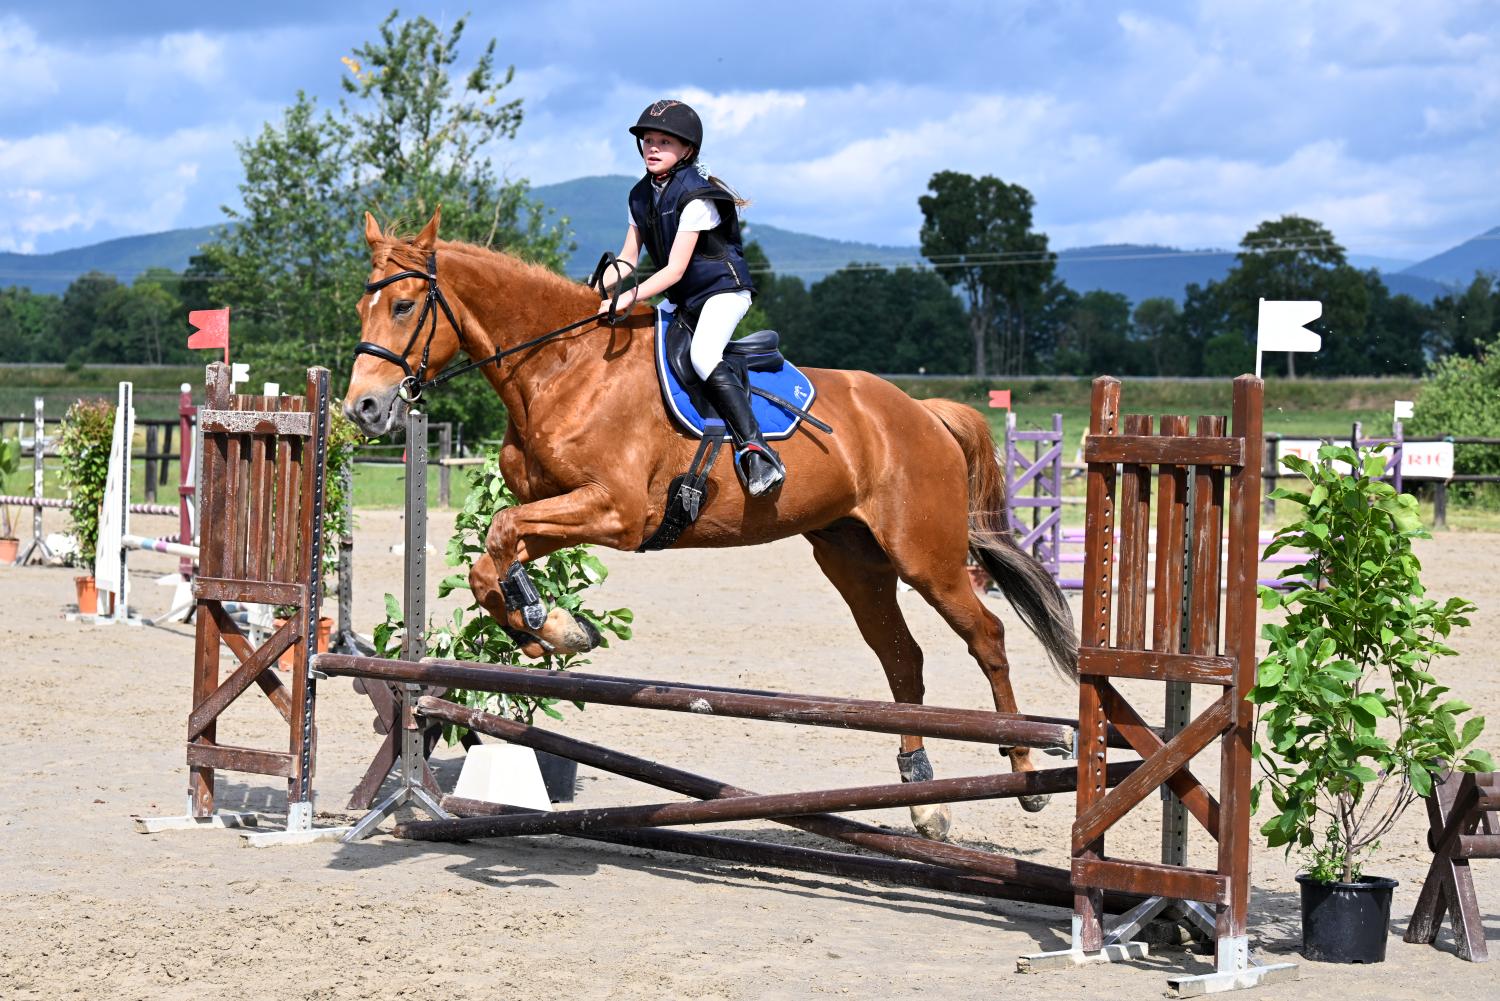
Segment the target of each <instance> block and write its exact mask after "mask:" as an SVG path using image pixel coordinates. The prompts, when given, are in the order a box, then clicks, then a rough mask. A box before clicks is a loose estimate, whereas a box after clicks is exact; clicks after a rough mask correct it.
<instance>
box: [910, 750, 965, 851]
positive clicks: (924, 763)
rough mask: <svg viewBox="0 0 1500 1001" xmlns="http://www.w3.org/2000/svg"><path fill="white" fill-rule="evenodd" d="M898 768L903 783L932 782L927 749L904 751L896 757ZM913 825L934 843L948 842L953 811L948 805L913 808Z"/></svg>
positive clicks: (939, 804) (919, 832) (930, 764)
mask: <svg viewBox="0 0 1500 1001" xmlns="http://www.w3.org/2000/svg"><path fill="white" fill-rule="evenodd" d="M896 767H898V768H900V769H901V781H902V782H931V781H932V762H931V761H929V760H928V758H927V749H926V748H922V747H919V748H917V749H916V750H915V751H902V752H900V753H899V754H897V755H896ZM910 809H911V823H912V826H913V827H915V828H916V829H917V833H918V834H920V835H922V837H924V838H927V839H929V840H932V841H947V840H948V831H949V829H950V828H952V826H953V809H952V807H950V806H948V804H947V803H934V804H928V805H926V806H913V807H911V808H910Z"/></svg>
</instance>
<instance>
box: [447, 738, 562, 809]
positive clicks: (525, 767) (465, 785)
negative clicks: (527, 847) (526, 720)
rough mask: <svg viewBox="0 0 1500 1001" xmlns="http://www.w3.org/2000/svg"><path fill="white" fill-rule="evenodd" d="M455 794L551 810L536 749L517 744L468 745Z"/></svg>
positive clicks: (550, 802) (488, 801)
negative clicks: (538, 765)
mask: <svg viewBox="0 0 1500 1001" xmlns="http://www.w3.org/2000/svg"><path fill="white" fill-rule="evenodd" d="M453 795H455V796H459V797H462V798H464V799H478V800H483V801H484V802H486V803H503V804H504V805H506V806H519V807H522V808H524V809H527V810H547V811H551V809H552V800H551V799H550V798H549V797H548V796H547V787H546V785H545V784H543V782H542V770H541V769H540V768H539V767H537V763H536V752H535V751H533V750H532V749H531V748H529V747H520V746H518V745H516V744H480V745H479V746H477V747H471V748H469V753H468V754H467V755H465V756H464V767H463V771H461V772H459V775H458V785H457V786H456V787H455V788H454V790H453Z"/></svg>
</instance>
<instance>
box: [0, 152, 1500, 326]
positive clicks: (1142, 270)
mask: <svg viewBox="0 0 1500 1001" xmlns="http://www.w3.org/2000/svg"><path fill="white" fill-rule="evenodd" d="M633 183H634V178H630V177H623V176H606V177H580V178H577V179H575V180H571V181H563V182H561V183H559V184H548V185H543V186H541V187H538V188H535V189H533V191H532V195H533V197H535V198H536V199H537V200H539V201H541V202H542V203H543V204H544V205H546V206H547V207H548V208H549V209H551V210H552V212H553V213H555V215H556V216H557V217H566V218H567V219H568V223H569V226H570V228H571V229H572V231H573V234H574V241H575V242H576V243H577V249H576V250H574V252H573V254H572V256H571V257H570V259H569V261H568V265H567V270H568V272H569V273H570V274H572V275H575V276H580V277H581V276H584V275H587V274H588V273H589V271H590V270H591V269H592V268H593V266H594V262H595V261H597V260H598V258H599V255H600V254H601V253H602V252H603V251H605V250H618V249H619V247H620V240H621V238H622V237H623V235H624V230H625V196H626V193H627V192H628V191H629V190H630V186H631V185H632V184H633ZM218 229H219V227H218V226H199V227H195V228H192V229H174V230H169V231H167V232H165V233H151V234H146V235H143V236H129V237H124V238H121V239H118V240H108V241H105V242H103V243H96V244H92V245H90V246H86V247H75V248H73V249H71V250H60V251H57V252H55V253H51V254H12V253H0V287H4V286H7V285H24V286H28V287H30V288H31V289H32V290H33V291H36V292H48V293H54V294H56V293H61V292H62V291H64V290H65V289H66V288H67V287H68V285H69V283H71V282H72V281H73V279H74V278H76V277H78V276H79V275H81V274H83V273H84V272H86V271H90V270H97V271H103V272H106V273H108V274H113V275H115V276H117V277H118V278H120V279H121V280H122V281H127V282H128V281H131V280H133V279H134V278H135V277H136V276H137V275H138V274H140V273H141V272H142V271H145V270H146V269H147V268H150V267H166V268H171V269H172V270H174V271H180V270H182V269H183V268H184V267H186V266H187V262H188V258H189V257H191V256H192V255H193V254H194V253H195V252H196V251H197V248H198V246H199V245H200V244H202V243H204V242H206V241H208V240H210V239H212V238H213V235H214V233H215V232H216V231H217V230H218ZM746 235H747V237H748V238H749V239H753V240H755V241H756V242H757V243H759V244H760V246H761V249H762V250H764V251H765V252H766V256H767V257H768V258H770V261H771V264H772V266H773V267H774V268H775V269H776V271H777V273H778V274H787V275H796V276H798V277H800V278H801V279H802V280H803V281H805V282H807V283H808V284H809V285H810V284H812V283H813V282H816V281H817V280H819V279H820V278H823V277H825V276H826V275H828V274H830V273H832V272H834V271H837V270H838V269H839V268H842V267H845V266H846V265H848V264H851V263H871V264H880V265H885V266H887V267H897V266H902V265H906V266H911V267H918V266H921V265H922V264H923V259H922V255H921V251H920V250H919V249H918V248H917V247H890V246H881V245H879V244H872V243H856V242H851V241H845V240H830V239H828V238H826V237H821V236H813V235H811V234H808V233H798V232H795V231H793V230H788V229H782V228H780V227H778V226H771V225H769V224H766V223H757V222H755V208H754V205H753V204H752V206H751V208H750V210H749V213H748V224H747V227H746ZM1234 258H1235V252H1234V251H1232V250H1219V249H1210V250H1181V249H1178V248H1175V247H1158V246H1143V245H1138V244H1107V245H1101V246H1094V247H1073V248H1070V249H1067V250H1061V251H1059V252H1058V262H1057V273H1058V277H1060V278H1061V279H1062V280H1063V281H1065V282H1066V283H1067V284H1068V285H1069V286H1070V287H1072V288H1074V289H1076V290H1078V291H1080V292H1087V291H1092V290H1095V289H1104V290H1107V291H1111V292H1119V293H1121V294H1122V295H1124V296H1125V297H1126V298H1127V299H1129V300H1130V301H1131V302H1132V303H1136V302H1140V301H1141V300H1142V299H1148V298H1152V297H1155V296H1165V297H1168V298H1172V299H1176V300H1178V301H1179V302H1180V301H1181V300H1182V297H1183V294H1184V292H1185V290H1186V289H1187V286H1188V285H1189V284H1190V283H1193V282H1196V283H1198V284H1200V285H1203V284H1207V283H1208V282H1210V281H1217V280H1219V279H1222V278H1223V277H1224V275H1225V273H1226V272H1228V271H1229V269H1230V268H1231V267H1233V266H1234ZM1349 262H1350V263H1351V264H1353V265H1355V266H1356V267H1359V268H1372V267H1373V268H1376V269H1377V270H1379V271H1380V272H1381V278H1382V279H1383V280H1384V281H1385V283H1386V285H1387V287H1389V288H1390V290H1391V292H1392V293H1393V294H1400V293H1405V294H1407V295H1410V296H1412V297H1413V298H1416V299H1419V300H1421V301H1423V302H1431V301H1432V300H1433V299H1434V298H1435V297H1437V296H1439V295H1443V294H1445V293H1447V292H1449V291H1451V290H1452V289H1453V288H1454V287H1461V286H1463V285H1465V284H1467V283H1468V282H1469V281H1471V280H1472V279H1473V277H1474V274H1475V272H1476V271H1486V272H1492V273H1497V274H1500V226H1497V227H1496V228H1494V229H1492V230H1490V231H1488V232H1486V233H1482V234H1480V235H1479V236H1476V237H1473V238H1472V239H1469V240H1466V241H1464V242H1463V243H1461V244H1459V245H1458V246H1456V247H1453V248H1451V249H1449V250H1445V251H1443V252H1442V253H1440V254H1437V255H1435V256H1433V257H1429V258H1428V259H1426V260H1424V261H1419V262H1416V263H1412V262H1410V261H1401V260H1395V259H1392V258H1383V257H1370V256H1364V255H1359V254H1351V255H1349Z"/></svg>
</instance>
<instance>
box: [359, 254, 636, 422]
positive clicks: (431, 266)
mask: <svg viewBox="0 0 1500 1001" xmlns="http://www.w3.org/2000/svg"><path fill="white" fill-rule="evenodd" d="M615 264H619V265H623V266H625V267H627V268H631V269H632V270H634V268H633V266H632V265H630V264H629V262H627V261H621V260H619V258H617V257H615V255H614V254H611V253H608V252H606V253H605V254H604V256H603V257H601V258H599V264H598V265H597V266H596V267H595V268H594V274H593V277H591V278H590V279H589V282H588V284H589V286H590V287H592V288H599V287H600V284H599V283H600V282H601V281H602V279H603V276H604V271H605V269H606V268H607V267H609V266H611V265H615ZM627 277H628V276H627ZM407 278H419V279H421V280H422V281H425V282H426V283H427V297H426V298H425V299H424V300H423V302H422V311H421V312H420V313H418V314H417V322H416V324H415V325H414V326H413V327H412V332H411V337H409V338H407V341H406V347H405V348H404V349H402V351H401V353H400V354H397V353H396V352H394V351H392V350H391V349H390V348H388V347H385V346H384V345H381V344H376V343H375V342H374V341H360V342H359V343H358V344H356V345H355V346H354V357H355V358H356V359H357V358H358V357H359V356H360V355H371V356H373V357H375V358H379V359H380V360H381V361H388V362H390V363H391V364H392V365H395V366H397V367H398V368H400V369H401V371H402V372H404V373H406V375H405V377H404V378H403V379H402V380H401V385H400V387H398V388H397V390H396V392H397V393H398V394H399V395H400V397H401V399H403V400H405V401H406V402H407V403H417V402H419V401H420V400H421V399H422V394H423V393H424V392H425V391H426V390H428V389H431V388H432V387H433V386H438V385H441V384H442V383H445V382H447V381H448V380H449V379H452V378H454V377H455V376H459V375H463V374H464V373H465V372H469V371H472V370H473V369H476V368H483V367H484V366H485V365H490V364H493V363H495V362H498V361H500V360H501V359H502V358H504V357H505V356H506V355H512V354H516V353H517V352H520V351H525V350H527V349H528V348H534V347H536V346H537V345H538V344H542V343H545V342H546V341H550V340H551V339H552V338H554V337H557V336H558V335H560V334H566V333H567V332H568V331H570V330H577V329H578V328H579V327H583V326H587V325H588V324H590V323H597V322H599V321H600V319H601V317H600V316H599V315H598V314H597V313H593V314H590V315H589V316H586V317H584V318H583V319H581V320H575V321H574V322H572V323H570V324H568V325H567V326H564V327H558V328H557V329H556V330H549V331H547V332H546V333H545V334H542V335H540V336H538V337H533V338H532V339H531V340H529V341H525V342H523V343H521V344H517V345H516V346H514V347H509V348H503V349H501V350H499V351H496V352H495V353H494V354H492V355H490V356H489V357H487V358H479V359H476V360H474V361H469V362H465V363H463V364H461V365H455V366H450V367H449V368H447V369H444V370H443V371H442V372H439V373H438V374H437V375H435V376H433V377H432V378H431V379H429V378H427V363H428V359H429V356H430V355H431V353H432V341H433V338H435V337H436V336H437V328H438V310H439V309H441V310H442V311H443V315H444V316H446V317H447V318H448V322H449V323H450V324H451V325H452V326H453V330H454V333H456V334H457V335H458V340H459V345H460V346H462V345H463V336H464V331H463V327H462V326H461V325H460V324H459V322H458V319H457V317H455V316H454V315H453V307H451V306H449V305H448V298H447V297H446V296H445V295H443V290H442V288H441V287H439V286H438V276H437V251H433V252H432V253H430V254H428V255H427V270H426V271H414V270H411V269H408V270H406V271H398V272H396V273H395V274H393V275H386V276H385V277H384V278H381V279H379V280H378V281H373V282H366V283H365V291H366V292H379V291H380V290H381V289H383V288H385V287H386V286H387V285H389V284H391V283H392V282H399V281H402V280H404V279H407ZM624 285H625V281H624V279H623V278H621V279H620V280H619V281H618V282H617V284H616V286H615V293H614V295H613V297H612V298H611V299H610V304H609V313H608V314H607V316H605V317H604V318H603V319H604V320H605V321H606V322H608V323H609V325H610V326H615V325H616V324H618V323H619V322H620V321H621V320H623V319H624V318H625V317H624V316H622V315H617V313H616V310H617V309H618V307H619V305H620V292H621V290H622V289H623V287H624ZM429 318H430V319H431V322H430V323H429V322H428V321H429ZM424 326H425V327H427V340H426V341H424V342H423V344H422V358H421V361H420V362H418V364H417V368H416V371H413V370H412V367H411V364H410V363H409V362H408V361H407V360H406V356H407V355H409V354H411V350H412V347H413V346H415V344H416V343H417V338H418V337H420V336H422V328H423V327H424Z"/></svg>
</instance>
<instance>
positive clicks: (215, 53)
mask: <svg viewBox="0 0 1500 1001" xmlns="http://www.w3.org/2000/svg"><path fill="white" fill-rule="evenodd" d="M156 50H157V55H158V57H159V58H160V59H161V61H162V62H163V63H165V64H166V65H167V66H169V67H173V68H175V69H176V70H177V71H178V72H180V73H182V74H183V75H184V76H186V77H187V78H188V79H190V80H192V81H194V82H195V83H215V82H217V81H218V80H220V79H222V78H223V76H224V40H223V39H222V38H211V37H209V36H208V35H205V34H204V33H203V32H201V31H193V32H188V33H186V34H172V35H167V36H165V37H164V38H162V39H161V41H159V42H158V43H157V44H156Z"/></svg>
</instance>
